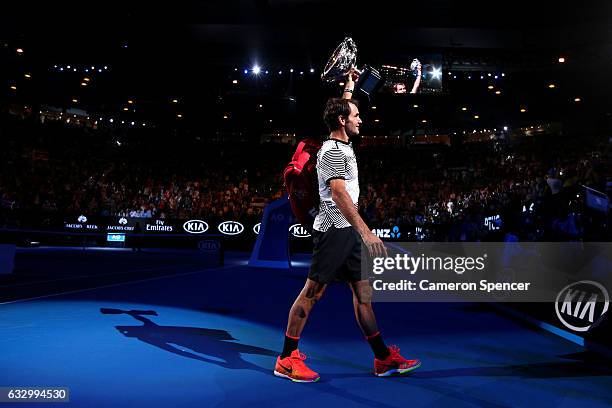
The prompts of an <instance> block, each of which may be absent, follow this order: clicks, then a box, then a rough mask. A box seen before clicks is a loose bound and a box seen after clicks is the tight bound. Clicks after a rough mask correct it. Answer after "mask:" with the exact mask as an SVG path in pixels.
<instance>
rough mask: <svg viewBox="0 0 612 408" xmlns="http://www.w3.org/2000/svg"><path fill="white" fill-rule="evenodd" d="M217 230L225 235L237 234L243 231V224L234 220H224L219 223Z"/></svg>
mask: <svg viewBox="0 0 612 408" xmlns="http://www.w3.org/2000/svg"><path fill="white" fill-rule="evenodd" d="M218 229H219V232H220V233H222V234H225V235H238V234H240V233H241V232H242V231H244V225H242V224H241V223H239V222H236V221H224V222H222V223H221V224H219V227H218Z"/></svg>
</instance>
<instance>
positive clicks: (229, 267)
mask: <svg viewBox="0 0 612 408" xmlns="http://www.w3.org/2000/svg"><path fill="white" fill-rule="evenodd" d="M239 266H243V265H232V266H221V267H218V268H210V269H201V270H198V271H192V272H185V273H178V274H172V275H165V276H157V277H155V278H148V279H140V280H135V281H130V282H122V283H113V284H111V285H103V286H95V287H93V288H86V289H77V290H69V291H66V292H59V293H52V294H49V295H43V296H36V297H32V298H26V299H17V300H10V301H8V302H0V306H2V305H8V304H11V303H21V302H29V301H31V300H36V299H44V298H48V297H53V296H61V295H68V294H71V293H79V292H88V291H91V290H96V289H106V288H112V287H115V286H122V285H131V284H133V283H141V282H149V281H154V280H158V279H166V278H174V277H177V276H186V275H194V274H196V273H202V272H209V271H214V270H219V269H231V268H236V267H239Z"/></svg>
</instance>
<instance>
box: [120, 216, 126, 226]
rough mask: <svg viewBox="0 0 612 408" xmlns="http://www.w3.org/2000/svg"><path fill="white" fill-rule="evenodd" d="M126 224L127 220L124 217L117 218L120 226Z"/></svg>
mask: <svg viewBox="0 0 612 408" xmlns="http://www.w3.org/2000/svg"><path fill="white" fill-rule="evenodd" d="M127 223H128V220H127V219H126V218H125V217H121V218H119V224H121V225H125V224H127Z"/></svg>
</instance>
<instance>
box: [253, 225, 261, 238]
mask: <svg viewBox="0 0 612 408" xmlns="http://www.w3.org/2000/svg"><path fill="white" fill-rule="evenodd" d="M260 229H261V222H258V223H257V224H255V225H254V226H253V232H254V233H255V234H257V235H259V230H260Z"/></svg>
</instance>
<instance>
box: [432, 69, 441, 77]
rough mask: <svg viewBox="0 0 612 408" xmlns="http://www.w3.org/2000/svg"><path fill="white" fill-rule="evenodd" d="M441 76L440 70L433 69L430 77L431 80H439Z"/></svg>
mask: <svg viewBox="0 0 612 408" xmlns="http://www.w3.org/2000/svg"><path fill="white" fill-rule="evenodd" d="M441 76H442V69H441V68H436V67H434V69H433V72H432V73H431V77H432V78H433V79H440V77H441Z"/></svg>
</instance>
